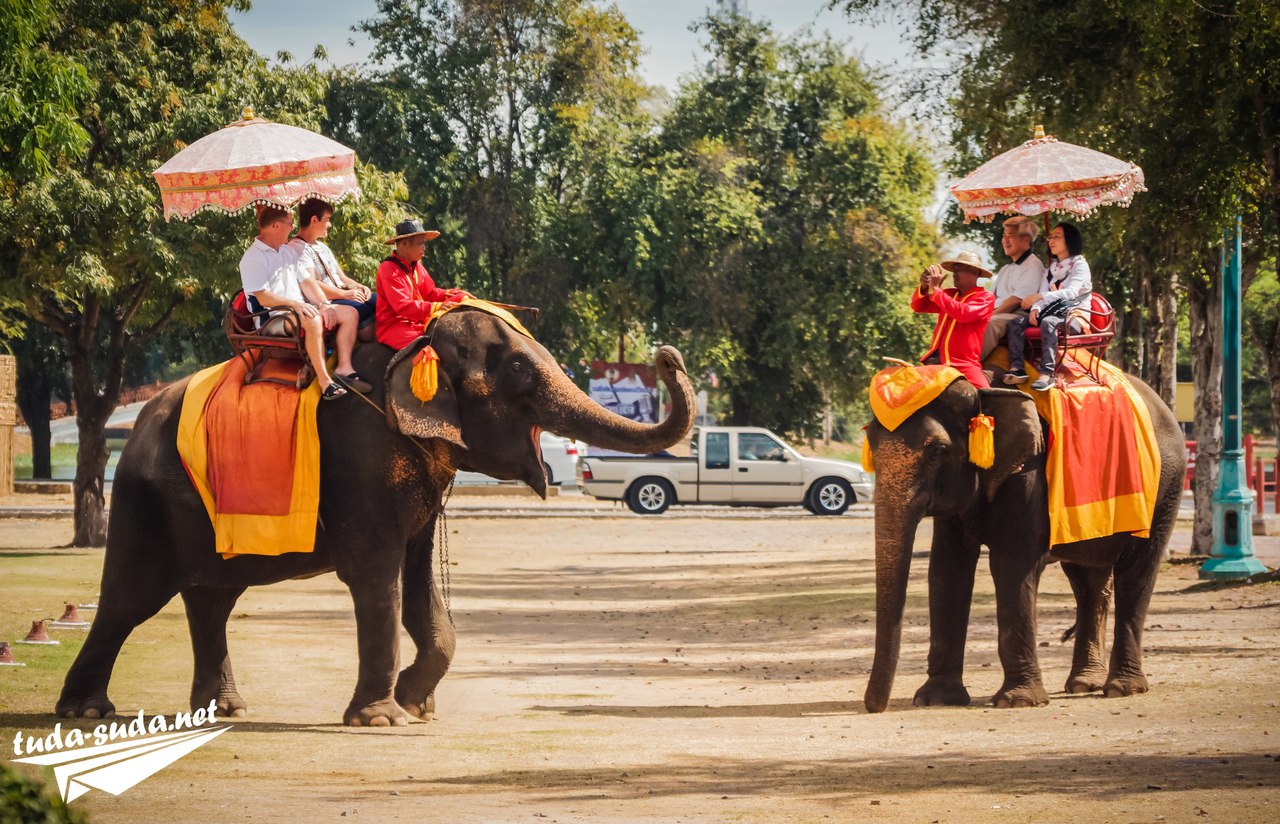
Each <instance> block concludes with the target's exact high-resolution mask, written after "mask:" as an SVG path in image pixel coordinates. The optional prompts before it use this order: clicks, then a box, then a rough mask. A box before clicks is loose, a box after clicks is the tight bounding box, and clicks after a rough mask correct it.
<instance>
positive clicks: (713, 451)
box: [707, 432, 729, 469]
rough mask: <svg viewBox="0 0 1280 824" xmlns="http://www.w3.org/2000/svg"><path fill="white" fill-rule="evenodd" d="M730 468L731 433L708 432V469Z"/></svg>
mask: <svg viewBox="0 0 1280 824" xmlns="http://www.w3.org/2000/svg"><path fill="white" fill-rule="evenodd" d="M728 468H729V433H728V432H708V433H707V469H728Z"/></svg>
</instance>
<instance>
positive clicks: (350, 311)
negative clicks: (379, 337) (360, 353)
mask: <svg viewBox="0 0 1280 824" xmlns="http://www.w3.org/2000/svg"><path fill="white" fill-rule="evenodd" d="M333 310H334V311H335V312H337V314H338V331H337V332H336V333H335V335H334V344H335V345H334V349H335V350H336V351H337V354H338V368H337V373H338V374H339V375H350V374H351V373H352V372H354V371H356V370H355V368H354V367H352V366H351V350H352V349H353V348H354V347H355V345H356V331H357V327H358V326H359V325H360V313H359V312H357V311H356V309H355V307H354V306H345V305H338V306H334V307H333Z"/></svg>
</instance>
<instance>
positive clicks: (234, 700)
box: [205, 690, 249, 718]
mask: <svg viewBox="0 0 1280 824" xmlns="http://www.w3.org/2000/svg"><path fill="white" fill-rule="evenodd" d="M205 706H206V707H207V706H209V704H208V702H205ZM215 707H216V709H215V710H214V712H215V713H217V715H218V717H219V718H244V717H245V716H246V715H248V714H249V705H248V704H246V703H245V702H244V699H243V698H241V697H240V693H238V692H236V691H235V690H231V691H230V692H223V693H220V694H219V695H218V702H217V704H216V705H215Z"/></svg>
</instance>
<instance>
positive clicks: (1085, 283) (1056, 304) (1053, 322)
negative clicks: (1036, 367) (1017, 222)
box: [1004, 223, 1093, 391]
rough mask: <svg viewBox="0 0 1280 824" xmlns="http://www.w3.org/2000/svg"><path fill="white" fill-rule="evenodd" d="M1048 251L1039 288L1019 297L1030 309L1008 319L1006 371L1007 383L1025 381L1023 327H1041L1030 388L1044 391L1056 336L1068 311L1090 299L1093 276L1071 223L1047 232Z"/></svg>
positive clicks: (1055, 351)
mask: <svg viewBox="0 0 1280 824" xmlns="http://www.w3.org/2000/svg"><path fill="white" fill-rule="evenodd" d="M1047 240H1048V241H1049V254H1050V255H1051V256H1052V260H1051V262H1050V263H1049V268H1047V269H1045V271H1044V280H1043V281H1042V282H1041V284H1040V291H1039V292H1037V293H1036V294H1034V295H1028V296H1027V297H1025V298H1023V300H1022V308H1023V309H1027V310H1029V311H1030V315H1029V316H1028V317H1025V318H1017V319H1016V320H1013V321H1010V322H1009V333H1008V334H1009V371H1008V372H1007V373H1006V374H1005V376H1004V382H1005V383H1007V384H1019V383H1026V380H1027V373H1026V372H1025V371H1023V366H1024V364H1025V358H1024V354H1023V353H1024V351H1025V349H1026V330H1027V326H1028V325H1029V324H1033V323H1034V324H1037V325H1038V326H1039V327H1040V347H1041V354H1040V377H1038V378H1036V381H1035V383H1033V384H1031V388H1032V389H1035V390H1038V391H1043V390H1045V389H1048V388H1049V387H1050V386H1053V370H1054V367H1055V366H1056V365H1057V356H1058V335H1059V333H1060V330H1061V329H1062V325H1063V324H1064V323H1067V322H1068V318H1069V316H1070V314H1071V310H1072V309H1073V308H1075V307H1076V306H1079V305H1080V304H1082V303H1084V302H1085V301H1087V300H1088V299H1089V295H1090V293H1092V292H1093V276H1092V274H1091V273H1090V272H1089V262H1088V261H1087V260H1085V259H1084V238H1083V237H1082V236H1081V235H1080V230H1079V229H1077V228H1076V227H1075V226H1073V225H1072V224H1070V223H1059V224H1058V225H1057V226H1054V227H1053V230H1052V231H1050V232H1049V235H1048V238H1047Z"/></svg>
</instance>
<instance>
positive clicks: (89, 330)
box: [70, 307, 126, 546]
mask: <svg viewBox="0 0 1280 824" xmlns="http://www.w3.org/2000/svg"><path fill="white" fill-rule="evenodd" d="M94 309H95V311H92V312H86V319H85V320H84V321H83V324H84V325H83V326H82V327H81V328H80V329H79V330H77V331H78V335H77V340H76V343H75V344H73V345H72V347H71V356H70V361H71V396H72V399H73V400H74V401H75V403H76V432H77V433H78V435H79V438H80V446H79V449H78V450H77V451H76V477H75V481H74V482H73V483H72V485H71V491H72V494H73V496H74V504H75V535H74V537H72V539H71V545H72V546H105V545H106V543H107V515H106V495H105V482H104V476H105V475H106V471H107V437H106V428H107V419H108V418H110V417H111V413H112V412H114V411H115V408H116V404H117V403H118V402H119V400H120V386H121V383H122V382H123V380H124V359H125V340H126V338H125V335H124V331H123V329H121V328H119V327H118V326H114V325H113V327H109V328H110V335H109V343H108V345H107V346H106V347H105V352H103V361H105V363H104V364H103V372H104V373H105V375H104V376H103V379H102V382H101V384H99V382H98V380H97V378H96V376H95V373H94V360H95V359H94V357H93V350H94V338H95V337H96V334H95V333H96V332H97V330H98V323H97V320H98V318H97V316H98V312H97V311H96V307H94Z"/></svg>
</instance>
